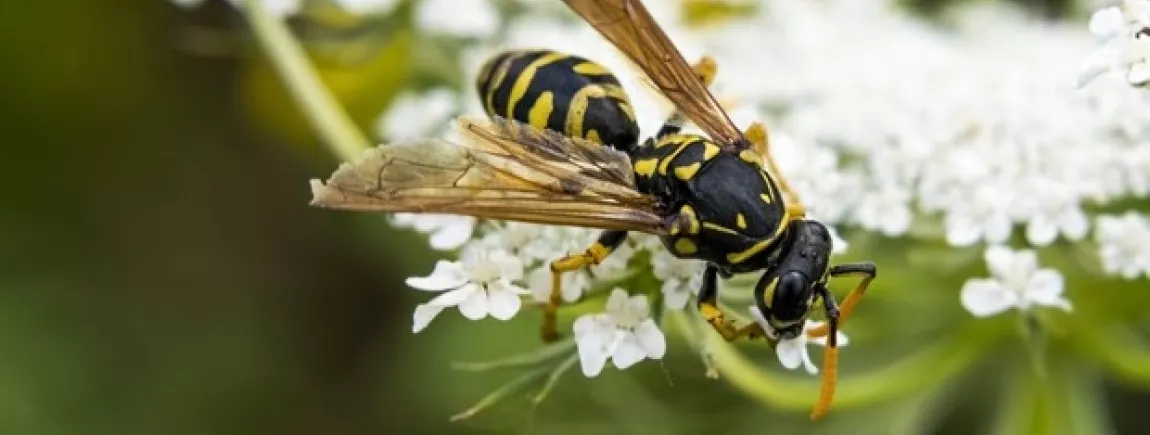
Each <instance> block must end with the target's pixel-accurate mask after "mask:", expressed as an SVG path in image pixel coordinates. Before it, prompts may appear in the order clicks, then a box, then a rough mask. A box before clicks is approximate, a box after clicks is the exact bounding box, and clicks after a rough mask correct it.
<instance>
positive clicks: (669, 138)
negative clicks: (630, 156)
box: [655, 133, 690, 148]
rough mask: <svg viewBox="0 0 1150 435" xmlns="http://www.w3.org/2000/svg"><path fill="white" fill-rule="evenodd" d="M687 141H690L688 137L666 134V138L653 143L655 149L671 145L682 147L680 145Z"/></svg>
mask: <svg viewBox="0 0 1150 435" xmlns="http://www.w3.org/2000/svg"><path fill="white" fill-rule="evenodd" d="M689 139H690V137H689V136H686V135H682V134H678V133H676V134H668V135H666V136H663V137H662V138H661V139H659V140H658V141H657V142H655V148H663V147H665V146H671V145H676V146H678V145H682V144H684V143H686V142H687V141H688V140H689Z"/></svg>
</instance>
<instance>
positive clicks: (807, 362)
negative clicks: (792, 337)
mask: <svg viewBox="0 0 1150 435" xmlns="http://www.w3.org/2000/svg"><path fill="white" fill-rule="evenodd" d="M796 341H797V340H796ZM803 368H804V369H806V371H807V373H810V374H812V375H817V374H819V368H818V367H816V366H815V363H814V362H812V361H811V354H810V352H807V348H806V346H803Z"/></svg>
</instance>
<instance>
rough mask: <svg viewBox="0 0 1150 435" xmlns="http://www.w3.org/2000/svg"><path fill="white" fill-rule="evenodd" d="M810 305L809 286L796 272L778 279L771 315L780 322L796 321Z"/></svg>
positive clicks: (805, 279) (801, 275) (804, 278)
mask: <svg viewBox="0 0 1150 435" xmlns="http://www.w3.org/2000/svg"><path fill="white" fill-rule="evenodd" d="M810 303H811V286H810V285H809V284H808V282H807V278H806V277H805V276H803V274H801V273H798V272H787V273H785V274H783V276H781V277H779V284H778V287H776V288H775V299H774V301H772V303H771V313H772V314H773V315H774V316H775V318H777V319H779V320H782V321H797V320H799V319H802V318H803V316H805V315H806V313H807V308H809V307H810Z"/></svg>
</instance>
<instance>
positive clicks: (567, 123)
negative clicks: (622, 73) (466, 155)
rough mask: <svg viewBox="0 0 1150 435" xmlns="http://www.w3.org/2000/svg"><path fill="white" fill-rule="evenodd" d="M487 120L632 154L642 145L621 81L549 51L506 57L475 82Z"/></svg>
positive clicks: (498, 57)
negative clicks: (505, 121) (507, 121)
mask: <svg viewBox="0 0 1150 435" xmlns="http://www.w3.org/2000/svg"><path fill="white" fill-rule="evenodd" d="M476 85H477V88H478V91H479V98H480V99H481V101H482V102H483V108H484V110H485V111H486V112H487V114H488V116H501V117H504V118H508V119H514V120H516V121H519V122H523V123H528V124H531V125H532V126H533V127H536V128H541V129H550V130H554V131H557V132H561V133H563V134H564V135H566V136H569V137H579V138H584V139H588V140H592V141H595V142H598V143H603V144H607V145H610V146H612V147H615V148H616V149H619V150H622V151H625V152H628V153H630V152H631V151H633V150H634V148H635V147H636V143H637V142H638V139H639V126H638V124H636V122H635V113H634V111H633V109H632V108H631V102H630V100H629V99H628V98H627V94H626V92H625V91H624V90H623V87H622V85H620V84H619V80H618V79H616V78H615V76H614V75H613V74H611V72H610V71H608V70H607V69H606V68H604V67H603V66H602V65H599V64H598V63H595V62H592V61H590V60H587V59H584V58H582V57H578V56H574V55H570V54H565V53H560V52H556V51H550V50H524V51H507V52H503V53H500V54H498V55H496V56H495V57H493V58H491V60H488V61H487V63H485V64H484V65H483V67H482V69H481V70H480V72H479V76H478V78H477V80H476Z"/></svg>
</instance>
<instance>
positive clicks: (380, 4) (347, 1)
mask: <svg viewBox="0 0 1150 435" xmlns="http://www.w3.org/2000/svg"><path fill="white" fill-rule="evenodd" d="M335 2H336V3H337V4H339V5H340V7H342V8H343V10H345V11H348V12H351V13H353V14H360V15H367V14H380V15H382V14H386V13H388V12H391V10H392V9H395V7H396V6H398V5H399V2H400V0H335Z"/></svg>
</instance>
